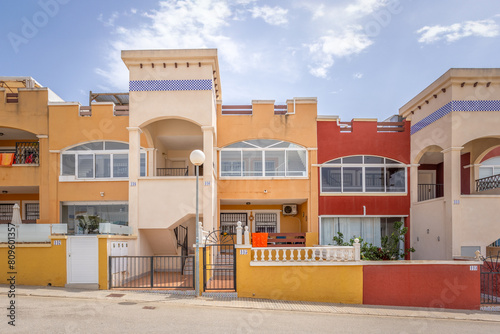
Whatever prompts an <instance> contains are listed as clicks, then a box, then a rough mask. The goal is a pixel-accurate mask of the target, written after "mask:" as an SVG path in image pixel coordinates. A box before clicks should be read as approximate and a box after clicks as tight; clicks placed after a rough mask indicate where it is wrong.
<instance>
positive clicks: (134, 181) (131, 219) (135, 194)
mask: <svg viewBox="0 0 500 334" xmlns="http://www.w3.org/2000/svg"><path fill="white" fill-rule="evenodd" d="M127 130H128V131H129V152H128V179H129V191H128V224H129V226H130V227H131V228H132V233H133V234H138V231H137V229H138V227H139V182H138V179H139V175H140V148H141V133H142V130H141V129H140V128H139V127H128V128H127Z"/></svg>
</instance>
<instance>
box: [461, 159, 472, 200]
mask: <svg viewBox="0 0 500 334" xmlns="http://www.w3.org/2000/svg"><path fill="white" fill-rule="evenodd" d="M469 165H470V153H465V154H462V155H461V156H460V167H461V168H460V188H461V191H462V195H470V169H469V168H464V167H465V166H469Z"/></svg>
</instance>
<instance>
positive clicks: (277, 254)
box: [274, 249, 280, 262]
mask: <svg viewBox="0 0 500 334" xmlns="http://www.w3.org/2000/svg"><path fill="white" fill-rule="evenodd" d="M274 256H275V257H274V261H276V262H278V261H279V260H280V251H279V250H277V249H276V253H275V254H274Z"/></svg>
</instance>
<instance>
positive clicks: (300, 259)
mask: <svg viewBox="0 0 500 334" xmlns="http://www.w3.org/2000/svg"><path fill="white" fill-rule="evenodd" d="M301 250H302V249H301V248H297V261H299V262H300V261H302V252H301ZM306 256H307V255H306Z"/></svg>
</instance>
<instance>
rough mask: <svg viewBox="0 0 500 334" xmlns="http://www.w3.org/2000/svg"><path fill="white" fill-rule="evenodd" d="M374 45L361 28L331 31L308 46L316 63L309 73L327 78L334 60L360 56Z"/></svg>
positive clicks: (353, 27)
mask: <svg viewBox="0 0 500 334" xmlns="http://www.w3.org/2000/svg"><path fill="white" fill-rule="evenodd" d="M372 43H373V42H372V41H371V40H370V38H369V37H368V36H366V35H365V34H364V33H363V32H362V27H361V26H351V27H346V28H345V30H343V31H334V30H331V31H329V32H328V34H327V35H325V36H322V37H320V38H319V40H318V41H317V42H316V43H313V44H308V45H307V47H308V48H309V53H310V54H311V56H312V57H313V60H314V63H315V64H314V65H312V66H310V70H309V72H310V73H311V74H312V75H314V76H316V77H320V78H326V77H327V73H328V69H329V68H330V67H332V66H333V64H334V58H342V57H347V56H350V55H353V54H358V53H360V52H362V51H363V50H364V49H366V48H367V47H369V46H370V45H371V44H372Z"/></svg>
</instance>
